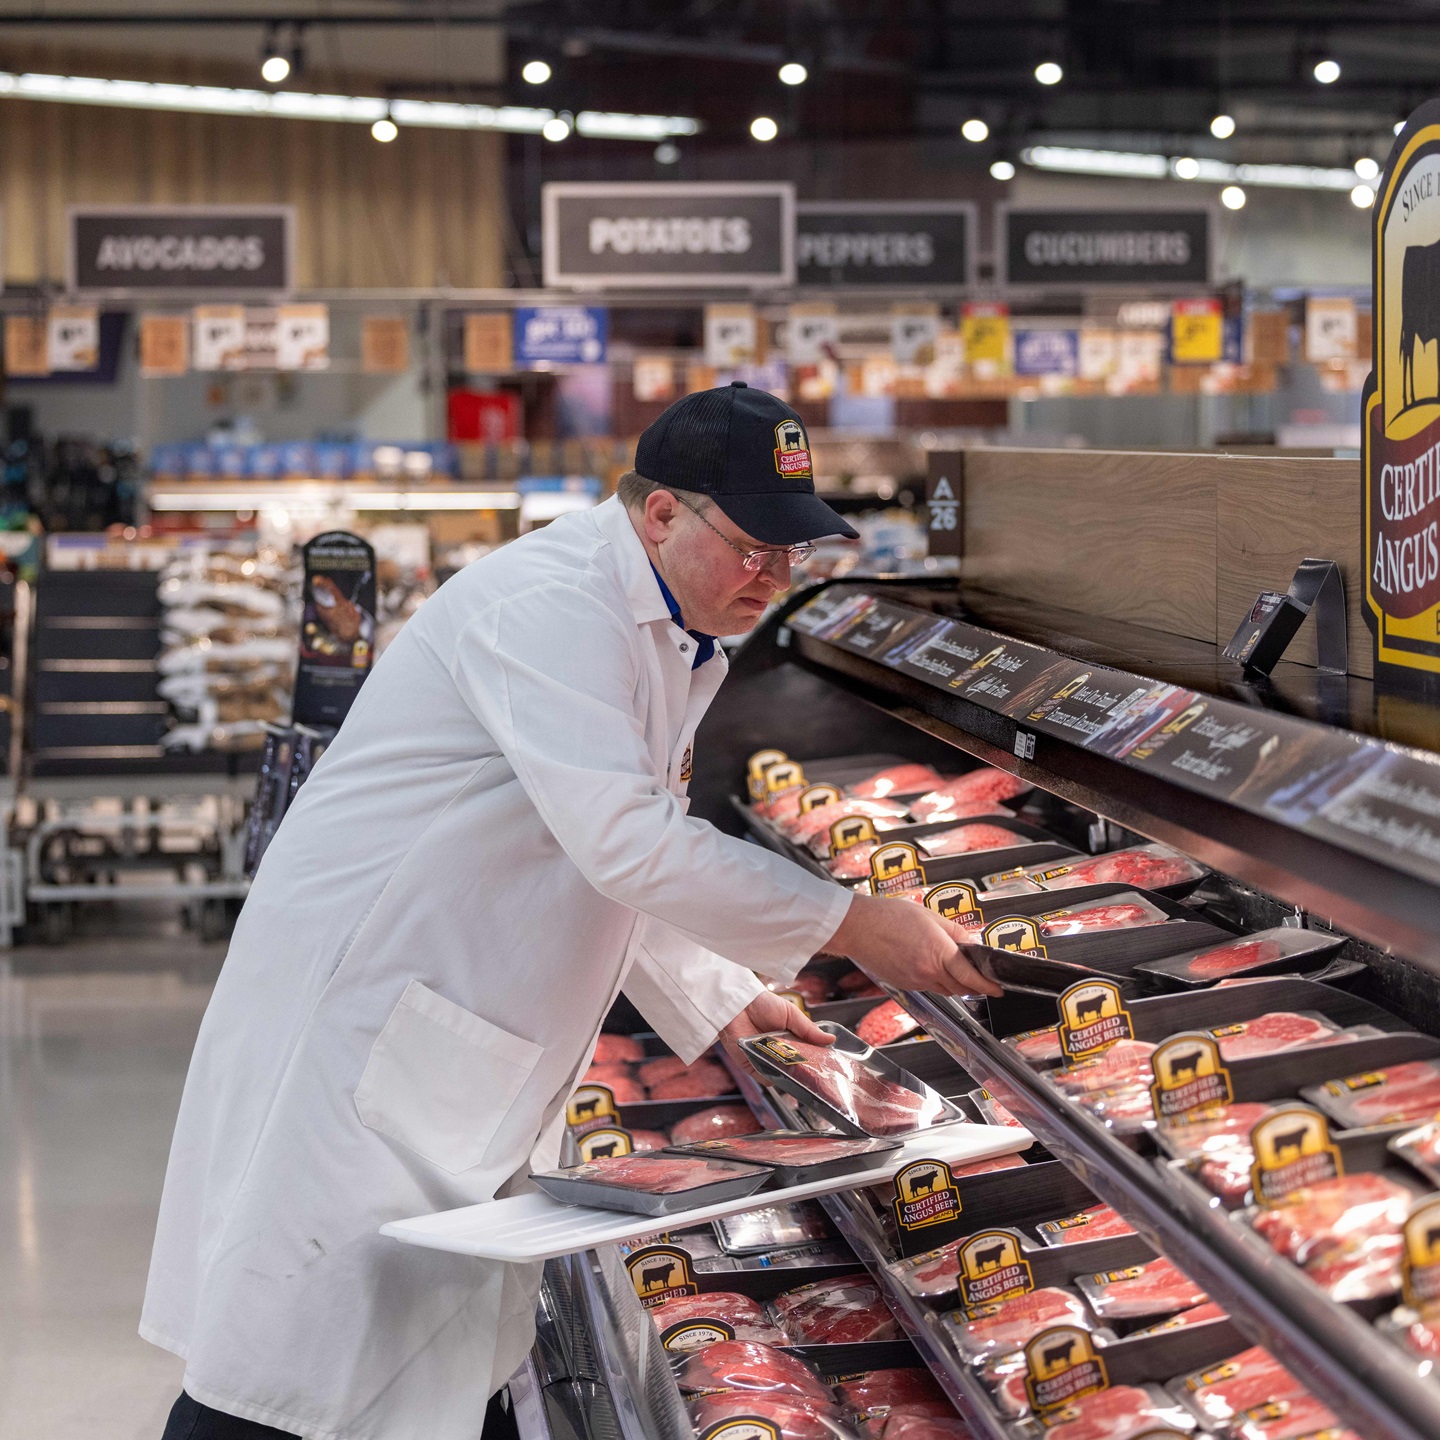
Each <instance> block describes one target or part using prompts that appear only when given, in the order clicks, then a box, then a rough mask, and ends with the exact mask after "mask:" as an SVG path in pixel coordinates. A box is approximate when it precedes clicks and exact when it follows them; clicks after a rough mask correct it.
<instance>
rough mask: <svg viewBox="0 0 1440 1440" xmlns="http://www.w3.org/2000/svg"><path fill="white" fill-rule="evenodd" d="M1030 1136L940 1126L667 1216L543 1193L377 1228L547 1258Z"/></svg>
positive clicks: (497, 1255) (997, 1151)
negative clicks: (837, 1165) (811, 1173)
mask: <svg viewBox="0 0 1440 1440" xmlns="http://www.w3.org/2000/svg"><path fill="white" fill-rule="evenodd" d="M1033 1143H1034V1137H1033V1136H1032V1135H1031V1134H1030V1132H1029V1131H1028V1130H1019V1129H1016V1128H1015V1127H1014V1126H1001V1125H958V1124H957V1125H941V1126H937V1127H936V1128H935V1129H934V1130H927V1131H926V1132H925V1133H924V1134H922V1135H917V1136H915V1137H914V1138H913V1139H910V1140H907V1141H906V1142H905V1144H904V1145H903V1146H902V1147H901V1148H900V1149H899V1150H892V1151H890V1152H889V1153H888V1154H887V1155H886V1157H885V1163H884V1164H883V1165H875V1166H872V1167H871V1168H870V1169H868V1170H855V1171H852V1172H851V1173H850V1174H848V1175H835V1176H832V1177H831V1178H830V1179H829V1180H814V1181H811V1182H810V1183H809V1184H807V1185H791V1186H789V1187H787V1188H786V1189H784V1190H766V1191H763V1192H761V1193H760V1194H757V1195H742V1196H740V1197H739V1198H738V1199H735V1200H727V1201H725V1203H724V1204H721V1205H706V1206H704V1207H703V1208H701V1209H698V1210H682V1211H678V1212H676V1213H675V1214H673V1215H629V1214H624V1213H622V1212H620V1211H618V1210H595V1209H592V1208H591V1207H590V1206H588V1205H562V1204H561V1203H560V1202H559V1201H558V1200H552V1199H551V1198H550V1197H549V1196H548V1195H542V1194H539V1193H531V1194H526V1195H514V1196H511V1197H510V1198H509V1199H507V1200H491V1201H489V1202H488V1203H487V1204H484V1205H465V1206H462V1207H461V1208H460V1209H459V1210H442V1211H440V1212H439V1213H438V1214H435V1215H417V1216H415V1217H413V1218H412V1219H409V1220H392V1221H391V1222H390V1223H389V1224H388V1225H382V1226H381V1227H380V1233H381V1234H382V1235H388V1236H389V1237H390V1238H391V1239H392V1240H403V1241H404V1242H405V1243H406V1244H407V1245H423V1246H424V1247H425V1248H426V1249H429V1250H448V1251H450V1252H451V1253H452V1254H455V1255H478V1256H481V1257H483V1258H485V1259H487V1260H508V1261H511V1262H512V1263H517V1264H518V1263H523V1262H525V1261H534V1260H553V1259H554V1258H555V1257H556V1256H558V1255H571V1254H574V1253H575V1252H576V1251H579V1250H589V1249H591V1248H592V1247H593V1246H596V1245H613V1244H615V1243H617V1242H618V1241H621V1240H634V1239H636V1238H638V1237H639V1236H641V1235H653V1234H655V1233H656V1232H657V1231H660V1230H684V1229H685V1228H687V1227H688V1226H691V1225H699V1224H701V1223H702V1222H703V1221H706V1220H716V1219H718V1218H719V1217H720V1216H721V1215H735V1214H738V1213H740V1212H741V1211H745V1210H758V1209H760V1208H761V1207H762V1206H765V1205H783V1204H785V1203H786V1202H788V1201H791V1200H807V1199H809V1198H810V1197H811V1196H812V1195H828V1194H830V1193H832V1192H833V1191H836V1190H852V1189H855V1188H856V1187H857V1186H861V1185H876V1184H879V1183H880V1182H881V1181H882V1180H888V1179H890V1177H891V1176H892V1175H894V1174H895V1172H896V1171H897V1170H900V1169H903V1168H904V1167H905V1166H906V1165H909V1164H911V1163H913V1162H914V1161H916V1160H945V1161H948V1162H949V1163H951V1164H957V1165H958V1164H962V1163H963V1162H965V1161H967V1160H987V1159H989V1158H990V1157H991V1156H994V1155H1011V1154H1014V1153H1015V1152H1016V1151H1019V1150H1024V1149H1027V1148H1028V1147H1029V1146H1030V1145H1031V1144H1033Z"/></svg>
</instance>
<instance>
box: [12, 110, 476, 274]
mask: <svg viewBox="0 0 1440 1440" xmlns="http://www.w3.org/2000/svg"><path fill="white" fill-rule="evenodd" d="M503 143H504V142H503V139H502V137H500V136H498V135H489V134H483V133H479V132H466V131H442V130H409V129H407V130H402V131H401V132H400V138H399V139H398V140H396V141H395V142H394V143H393V144H390V145H379V144H377V143H376V142H375V141H374V140H372V139H371V138H370V133H369V131H368V129H367V128H366V127H365V126H363V125H342V124H330V123H323V122H306V121H299V120H272V119H252V118H247V117H243V116H205V115H170V114H164V113H159V112H149V111H130V110H124V109H119V108H102V107H90V106H79V105H54V104H40V103H36V102H34V101H26V100H11V99H6V100H0V205H3V207H4V226H5V235H4V267H5V278H6V280H7V281H8V282H10V283H11V284H16V285H28V284H35V283H37V282H44V281H50V282H59V281H61V280H62V279H63V277H64V273H65V209H66V206H68V205H72V204H85V203H88V204H104V205H116V204H277V203H278V204H290V205H294V206H295V207H296V221H297V227H298V244H297V250H296V254H297V266H296V268H297V271H298V276H297V280H298V284H299V285H300V286H301V287H302V288H322V287H323V288H329V287H335V288H346V289H348V288H354V289H373V288H396V287H428V286H437V285H450V286H455V287H461V288H464V287H489V286H498V285H500V284H501V283H502V280H503V255H504V249H503V238H502V235H503V231H502V215H503V210H502V207H503V205H504V203H505V200H504V187H503V167H504V148H503Z"/></svg>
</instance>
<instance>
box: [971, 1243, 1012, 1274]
mask: <svg viewBox="0 0 1440 1440" xmlns="http://www.w3.org/2000/svg"><path fill="white" fill-rule="evenodd" d="M1006 1248H1007V1247H1006V1245H1005V1242H1004V1241H1003V1240H1001V1241H997V1242H996V1243H995V1244H994V1245H987V1246H985V1248H984V1249H983V1250H977V1251H975V1256H974V1258H975V1269H976V1272H977V1273H978V1274H981V1275H984V1274H985V1273H986V1272H987V1271H989V1270H998V1269H999V1268H1000V1263H1001V1261H1003V1260H1004V1259H1005V1250H1006Z"/></svg>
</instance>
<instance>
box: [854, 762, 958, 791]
mask: <svg viewBox="0 0 1440 1440" xmlns="http://www.w3.org/2000/svg"><path fill="white" fill-rule="evenodd" d="M944 783H945V779H944V777H943V776H942V775H940V774H939V773H938V772H937V771H935V770H933V769H932V768H931V767H930V766H929V765H918V764H913V763H911V764H905V765H891V766H889V767H888V768H887V769H885V770H877V771H876V772H875V773H874V774H873V775H871V776H870V777H869V779H866V780H858V781H856V783H855V784H853V785H847V786H846V787H845V793H846V795H848V796H850V797H851V798H852V799H855V800H883V799H885V798H886V796H889V795H919V794H921V793H922V792H924V791H927V790H933V789H935V787H936V786H938V785H943V784H944Z"/></svg>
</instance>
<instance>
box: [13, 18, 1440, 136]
mask: <svg viewBox="0 0 1440 1440" xmlns="http://www.w3.org/2000/svg"><path fill="white" fill-rule="evenodd" d="M272 20H283V21H286V22H299V30H298V34H299V36H300V39H301V42H302V45H303V48H304V52H305V58H306V69H305V71H304V72H303V73H302V75H301V76H300V78H299V79H298V80H297V81H296V82H295V83H296V84H297V85H298V86H299V87H300V88H319V86H321V85H322V84H331V85H333V84H337V83H341V84H344V85H346V86H347V87H349V88H358V86H359V84H360V82H361V80H362V79H363V80H365V81H366V82H367V83H368V84H369V85H370V86H372V87H378V88H380V89H382V90H384V91H386V92H389V93H394V94H405V93H408V94H414V95H432V94H436V93H445V94H449V95H465V96H468V97H470V98H474V99H480V100H487V101H491V100H496V99H500V98H506V97H508V98H509V99H511V100H513V101H517V102H521V103H525V104H531V105H537V104H538V105H544V106H550V107H553V108H556V109H569V110H575V111H579V110H581V109H586V108H588V109H599V110H624V111H642V112H654V113H668V114H693V115H696V116H698V117H699V118H700V119H701V120H702V121H703V122H704V125H705V127H706V134H705V136H704V137H702V138H701V139H700V140H698V141H694V142H690V143H693V144H702V145H710V144H716V143H725V144H733V143H735V142H737V141H745V140H746V139H747V137H748V128H749V124H750V121H751V120H752V119H753V118H754V117H755V116H756V115H761V114H765V115H770V116H773V118H774V119H775V120H776V121H777V122H778V124H779V126H780V133H781V136H782V138H784V137H792V138H797V139H801V140H807V141H816V140H819V141H823V140H835V139H856V138H860V137H872V138H874V137H882V136H896V137H900V136H926V137H937V136H939V137H953V136H955V135H956V133H957V132H958V128H959V126H960V124H961V123H962V122H963V121H964V120H966V119H968V118H972V117H979V118H982V119H984V120H985V121H986V122H987V125H988V126H989V129H990V136H989V138H988V140H986V141H985V142H983V144H982V145H981V146H979V147H977V151H976V159H977V161H979V160H981V159H982V158H983V159H988V158H993V157H994V156H995V155H996V154H999V153H1008V152H1012V151H1018V150H1019V148H1020V147H1022V146H1023V145H1025V144H1027V143H1033V142H1034V141H1037V140H1049V141H1052V142H1054V141H1059V142H1062V143H1072V144H1093V145H1103V146H1107V147H1110V148H1135V149H1151V148H1160V149H1167V148H1173V146H1174V145H1175V144H1177V143H1188V147H1189V149H1190V150H1191V151H1192V152H1193V153H1196V154H1203V153H1206V151H1207V147H1208V149H1209V150H1211V151H1213V152H1214V153H1216V154H1218V155H1223V156H1224V157H1226V158H1232V159H1238V160H1251V161H1259V160H1279V161H1297V162H1309V163H1317V164H1333V163H1348V161H1349V160H1350V159H1352V158H1354V153H1356V152H1357V151H1359V150H1366V149H1368V150H1370V151H1372V152H1373V151H1377V150H1378V151H1379V153H1383V147H1384V145H1385V144H1387V143H1388V137H1389V133H1390V128H1391V126H1392V125H1393V123H1394V121H1395V120H1396V119H1397V118H1399V117H1400V116H1401V115H1402V114H1404V113H1408V111H1409V110H1410V109H1411V108H1413V107H1414V105H1415V104H1416V103H1418V102H1419V101H1420V100H1421V99H1423V98H1425V97H1426V96H1428V95H1429V94H1431V93H1433V90H1434V76H1435V75H1436V74H1437V72H1440V3H1436V0H1388V3H1384V4H1381V3H1375V0H1068V3H1067V0H779V3H776V0H288V3H287V0H271V3H265V0H240V3H227V0H148V3H134V0H131V3H124V0H58V3H57V0H48V3H46V4H44V5H43V6H41V5H39V4H36V5H24V4H6V5H5V6H4V8H3V12H0V68H6V67H11V68H13V67H16V66H18V65H19V64H20V63H28V62H25V61H24V56H25V54H27V53H31V52H33V51H34V50H35V49H36V47H44V48H45V49H47V50H52V51H53V50H55V49H57V48H58V49H60V50H62V51H65V52H69V53H72V54H75V53H81V52H83V54H84V55H85V56H86V57H96V58H97V59H100V60H103V59H105V58H106V57H112V58H113V60H114V62H115V63H116V65H118V66H123V69H124V72H125V73H126V74H127V75H131V76H136V75H138V74H139V70H140V68H143V67H144V66H145V64H146V63H147V62H148V63H153V65H154V66H155V67H156V69H157V71H164V72H166V73H163V74H161V73H157V74H155V75H154V76H146V77H145V78H181V77H180V76H179V75H178V74H176V71H177V70H186V71H193V70H194V68H195V66H196V65H210V66H214V67H217V68H220V69H223V70H225V71H226V72H227V75H228V76H229V77H230V78H232V79H233V78H235V77H239V76H244V77H247V83H249V82H251V81H253V76H254V70H255V66H256V65H257V63H258V60H257V57H258V54H259V49H260V46H261V43H262V41H263V38H264V36H265V33H266V22H267V21H272ZM295 33H296V30H295V27H294V25H293V24H287V27H286V29H285V30H284V31H282V34H285V35H291V36H293V35H294V34H295ZM7 54H8V58H7ZM534 58H544V59H546V60H547V61H548V62H549V63H550V65H551V66H552V69H553V76H552V78H551V80H550V81H549V82H548V83H547V84H545V85H543V86H531V85H527V84H525V83H524V81H523V80H522V79H521V77H520V69H521V67H522V65H523V64H524V63H525V62H526V61H527V60H529V59H534ZM1324 58H1332V59H1334V60H1335V61H1336V62H1338V64H1339V66H1340V78H1339V79H1338V80H1337V81H1336V82H1335V83H1333V84H1331V85H1321V84H1319V83H1317V81H1316V80H1315V78H1314V73H1313V72H1314V67H1315V64H1316V63H1317V62H1318V61H1319V60H1321V59H1324ZM1047 60H1048V61H1053V62H1056V63H1058V64H1059V65H1060V66H1061V67H1062V68H1063V70H1064V78H1063V80H1061V81H1060V83H1058V84H1056V85H1053V86H1049V87H1047V86H1044V85H1041V84H1039V83H1038V82H1037V80H1036V78H1035V73H1034V72H1035V67H1036V65H1037V64H1039V63H1040V62H1042V61H1047ZM785 61H799V62H801V63H802V64H804V65H805V66H806V67H807V68H808V70H809V72H810V78H809V80H808V81H807V82H806V83H805V84H803V85H800V86H797V87H787V86H785V85H782V84H781V83H780V82H779V80H778V78H777V74H776V72H777V70H778V68H779V66H780V65H781V64H782V63H784V62H785ZM117 73H118V72H117ZM1222 110H1223V111H1227V112H1228V113H1230V114H1232V115H1234V116H1235V118H1236V121H1237V131H1236V134H1235V137H1234V139H1233V140H1230V141H1226V142H1221V141H1213V140H1212V139H1211V138H1210V136H1209V128H1208V127H1209V122H1210V120H1211V118H1212V117H1213V116H1214V115H1215V114H1216V113H1217V112H1219V111H1222ZM590 143H593V144H603V143H605V142H590Z"/></svg>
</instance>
